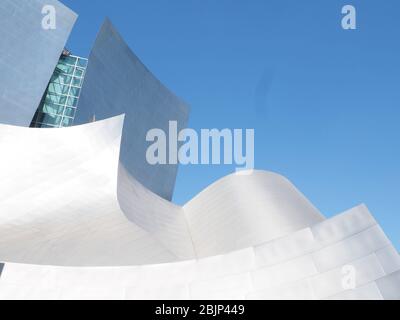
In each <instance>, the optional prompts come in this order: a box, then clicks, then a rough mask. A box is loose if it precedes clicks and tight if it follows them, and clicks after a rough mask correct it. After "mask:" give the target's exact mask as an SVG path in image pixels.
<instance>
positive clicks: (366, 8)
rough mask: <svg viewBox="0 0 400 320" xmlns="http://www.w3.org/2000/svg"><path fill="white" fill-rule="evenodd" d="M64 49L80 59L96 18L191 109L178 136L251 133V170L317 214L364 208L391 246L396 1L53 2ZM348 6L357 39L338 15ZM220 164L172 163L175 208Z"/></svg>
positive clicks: (398, 47)
mask: <svg viewBox="0 0 400 320" xmlns="http://www.w3.org/2000/svg"><path fill="white" fill-rule="evenodd" d="M62 2H63V3H64V4H66V5H67V6H69V7H70V8H72V9H73V10H75V11H76V12H77V13H79V15H80V18H79V20H78V22H77V24H76V26H75V29H74V31H73V33H72V37H71V39H70V42H69V48H70V49H71V50H72V51H73V52H74V53H75V54H78V55H83V56H88V54H89V51H90V47H91V46H92V44H93V42H94V39H95V36H96V34H97V31H98V29H99V28H100V25H101V23H102V21H103V20H104V18H105V17H106V16H108V17H109V18H110V19H111V20H112V21H113V23H114V25H115V26H116V27H117V28H118V29H119V31H120V33H121V34H122V36H123V37H124V38H125V40H126V41H127V42H128V44H129V45H130V46H131V48H132V49H133V51H134V52H135V53H136V54H137V55H138V56H139V57H140V59H141V60H142V61H143V62H144V63H145V64H146V65H147V66H148V67H149V69H150V70H151V71H152V72H153V73H154V74H155V75H156V76H157V77H158V78H159V79H160V80H161V81H162V82H163V83H164V84H166V86H168V87H169V88H170V89H171V90H172V91H174V92H175V93H176V94H177V95H178V96H180V97H181V98H183V99H184V100H185V101H186V102H188V103H189V104H190V105H191V109H192V112H191V119H190V127H192V128H194V129H198V130H199V129H201V128H219V129H223V128H254V129H255V131H256V141H255V161H256V163H255V165H256V168H257V169H263V170H270V171H275V172H278V173H280V174H283V175H285V176H286V177H288V178H289V179H290V180H291V181H292V182H293V183H294V184H295V185H296V186H297V187H298V188H299V189H300V190H301V191H302V192H303V193H304V194H305V195H306V196H307V197H308V198H309V199H310V200H311V201H312V202H313V203H314V204H315V205H316V206H317V207H318V208H319V209H320V210H321V211H322V213H323V214H325V215H326V216H327V217H330V216H332V215H335V214H337V213H340V212H342V211H344V210H346V209H349V208H351V207H353V206H355V205H358V204H359V203H365V204H367V205H368V207H369V208H370V210H371V211H372V213H373V214H374V216H375V217H376V219H377V220H378V222H379V223H380V224H381V225H382V226H383V228H384V230H385V231H386V233H387V234H388V236H389V237H390V238H391V240H392V241H393V242H394V243H395V245H396V246H397V248H398V249H400V204H399V201H398V200H399V198H400V108H399V107H400V90H399V89H400V59H399V57H400V40H399V31H400V19H399V17H400V2H399V1H398V0H385V1H379V0H373V1H372V0H348V1H336V0H329V1H321V0H304V1H298V0H292V1H290V0H260V1H254V0H253V1H244V0H238V1H233V0H197V1H192V0H169V1H166V0H158V1H155V0H146V1H144V0H143V1H135V0H133V1H132V0H112V1H111V0H96V1H84V0H62ZM346 4H352V5H354V6H355V7H356V9H357V30H347V31H345V30H343V29H342V28H341V18H342V14H341V8H342V7H343V6H344V5H346ZM233 171H234V167H232V166H186V167H184V166H181V167H180V169H179V175H178V180H177V185H176V191H175V198H174V201H175V202H177V203H180V204H183V203H185V202H186V201H188V200H189V199H191V198H192V197H193V196H194V195H196V194H197V193H198V192H200V191H201V190H202V189H204V188H205V187H207V186H208V185H209V184H211V183H212V182H215V181H216V180H218V179H219V178H221V177H223V176H225V175H227V174H229V173H232V172H233Z"/></svg>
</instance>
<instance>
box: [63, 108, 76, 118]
mask: <svg viewBox="0 0 400 320" xmlns="http://www.w3.org/2000/svg"><path fill="white" fill-rule="evenodd" d="M65 115H66V116H68V117H72V118H74V117H75V108H70V107H66V108H65Z"/></svg>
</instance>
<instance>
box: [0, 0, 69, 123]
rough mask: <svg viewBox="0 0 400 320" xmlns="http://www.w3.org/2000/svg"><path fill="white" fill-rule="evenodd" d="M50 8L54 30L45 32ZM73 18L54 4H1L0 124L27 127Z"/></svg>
mask: <svg viewBox="0 0 400 320" xmlns="http://www.w3.org/2000/svg"><path fill="white" fill-rule="evenodd" d="M49 5H50V6H53V7H54V8H55V12H56V28H55V29H50V30H45V29H43V28H42V20H43V18H44V17H45V15H44V14H42V9H43V7H44V6H49ZM10 17H12V19H10ZM76 18H77V15H76V14H75V13H74V12H73V11H71V10H70V9H68V8H67V7H65V6H64V5H63V4H61V3H60V2H59V1H57V0H29V1H27V0H25V1H1V2H0V123H3V124H11V125H18V126H24V127H29V125H30V123H31V121H32V119H33V116H34V114H35V112H36V109H37V108H38V107H39V103H40V100H41V99H42V96H43V94H44V92H45V91H46V88H47V85H48V83H49V81H50V78H51V76H52V74H53V71H54V69H55V67H56V65H57V62H58V59H59V57H60V55H61V52H62V50H63V48H64V46H65V43H66V42H67V39H68V36H69V34H70V32H71V30H72V27H73V25H74V23H75V20H76Z"/></svg>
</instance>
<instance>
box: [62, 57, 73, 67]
mask: <svg viewBox="0 0 400 320" xmlns="http://www.w3.org/2000/svg"><path fill="white" fill-rule="evenodd" d="M61 59H62V60H63V61H64V62H65V63H68V64H71V65H75V63H76V58H74V57H71V56H63V57H62V58H61Z"/></svg>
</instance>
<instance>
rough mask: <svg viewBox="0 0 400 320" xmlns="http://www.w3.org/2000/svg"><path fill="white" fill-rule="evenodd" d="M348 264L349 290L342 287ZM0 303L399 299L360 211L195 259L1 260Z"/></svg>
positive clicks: (397, 281)
mask: <svg viewBox="0 0 400 320" xmlns="http://www.w3.org/2000/svg"><path fill="white" fill-rule="evenodd" d="M349 266H350V267H353V268H354V269H355V270H356V273H355V283H354V285H355V287H354V289H349V288H347V287H345V286H344V285H343V280H344V276H345V274H344V273H343V270H346V269H344V267H349ZM0 299H196V300H201V299H206V300H209V299H374V300H380V299H400V257H399V255H398V254H397V252H396V250H395V249H394V247H393V246H392V245H391V243H390V241H389V240H388V239H387V238H386V237H385V235H384V233H383V231H382V230H381V228H380V227H379V226H378V225H377V224H376V221H375V220H374V219H373V217H372V216H371V215H370V213H369V212H368V210H367V209H366V207H365V206H360V207H357V208H354V209H352V210H350V211H348V212H345V213H344V214H341V215H339V216H337V217H335V218H332V219H329V220H326V221H324V222H321V223H318V224H316V225H314V226H312V227H309V228H305V229H302V230H299V231H298V232H295V233H293V234H291V235H288V236H286V237H283V238H280V239H276V240H273V241H269V242H267V243H264V244H260V245H257V246H254V247H250V248H247V249H244V250H240V251H234V252H231V253H227V254H224V255H220V256H214V257H209V258H204V259H200V260H190V261H186V262H177V263H168V264H159V265H146V266H131V267H99V268H83V267H55V266H38V265H22V264H15V263H7V264H6V266H5V268H4V271H3V275H2V277H1V278H0Z"/></svg>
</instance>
